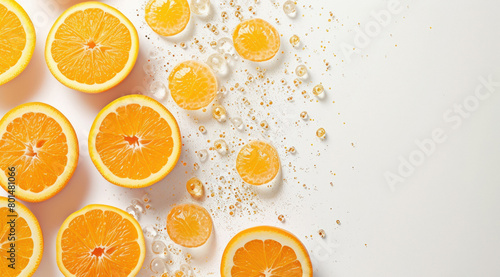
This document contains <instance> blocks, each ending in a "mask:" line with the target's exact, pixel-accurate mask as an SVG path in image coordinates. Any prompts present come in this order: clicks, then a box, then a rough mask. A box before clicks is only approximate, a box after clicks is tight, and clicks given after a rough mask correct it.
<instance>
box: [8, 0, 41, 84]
mask: <svg viewBox="0 0 500 277" xmlns="http://www.w3.org/2000/svg"><path fill="white" fill-rule="evenodd" d="M0 15H1V16H0V57H2V58H1V59H0V85H3V84H5V83H7V82H8V81H10V80H12V79H14V78H15V77H16V76H17V75H19V74H21V72H23V70H24V69H25V68H26V66H28V63H29V62H30V60H31V57H32V56H33V52H34V51H35V41H36V35H35V28H34V27H33V23H32V22H31V19H30V18H29V16H28V14H27V13H26V12H25V11H24V9H23V8H22V7H21V6H20V5H19V4H18V3H17V2H16V1H14V0H3V1H2V2H1V3H0Z"/></svg>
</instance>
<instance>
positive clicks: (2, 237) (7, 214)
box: [0, 196, 43, 277]
mask: <svg viewBox="0 0 500 277" xmlns="http://www.w3.org/2000/svg"><path fill="white" fill-rule="evenodd" d="M9 199H10V200H9ZM9 205H11V207H10V208H9ZM12 205H14V206H12ZM13 219H14V220H15V223H14V224H15V227H14V228H15V231H14V232H13V234H14V235H11V231H10V230H11V227H12V226H10V223H11V220H13ZM13 239H14V240H13ZM12 243H13V244H14V245H11V244H12ZM12 246H14V248H15V255H14V257H11V252H12V250H11V247H12ZM42 254H43V237H42V229H40V224H38V220H37V219H36V217H35V216H34V215H33V213H31V211H30V210H29V209H28V208H26V206H24V205H23V204H21V203H19V202H13V198H12V197H9V198H6V197H2V196H0V272H1V273H2V274H1V275H2V276H4V277H14V276H32V275H33V273H35V271H36V269H37V268H38V265H39V264H40V260H41V259H42ZM11 258H13V259H14V260H10V259H11ZM12 264H14V265H13V266H9V265H12ZM12 267H14V268H12Z"/></svg>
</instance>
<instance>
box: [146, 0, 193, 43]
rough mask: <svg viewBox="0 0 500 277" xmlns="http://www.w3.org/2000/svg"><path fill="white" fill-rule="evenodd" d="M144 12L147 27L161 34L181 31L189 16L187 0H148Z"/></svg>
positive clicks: (167, 34) (175, 33)
mask: <svg viewBox="0 0 500 277" xmlns="http://www.w3.org/2000/svg"><path fill="white" fill-rule="evenodd" d="M145 12H146V22H147V23H148V25H149V27H151V29H153V31H155V32H156V33H157V34H159V35H162V36H173V35H177V34H178V33H180V32H182V31H183V30H184V29H186V26H187V24H188V23H189V19H190V17H191V10H190V9H189V4H188V1H187V0H149V2H148V3H147V4H146V11H145Z"/></svg>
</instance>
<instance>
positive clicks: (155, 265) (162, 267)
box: [149, 257, 167, 274]
mask: <svg viewBox="0 0 500 277" xmlns="http://www.w3.org/2000/svg"><path fill="white" fill-rule="evenodd" d="M149 267H150V268H151V271H152V272H153V273H155V274H162V273H164V272H167V263H166V262H165V260H164V259H162V258H159V257H156V258H154V259H152V260H151V263H150V264H149Z"/></svg>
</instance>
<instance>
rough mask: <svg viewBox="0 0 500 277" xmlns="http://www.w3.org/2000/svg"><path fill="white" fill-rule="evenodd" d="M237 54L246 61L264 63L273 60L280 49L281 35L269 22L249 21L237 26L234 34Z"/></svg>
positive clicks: (256, 19) (260, 20)
mask: <svg viewBox="0 0 500 277" xmlns="http://www.w3.org/2000/svg"><path fill="white" fill-rule="evenodd" d="M233 44H234V48H235V49H236V52H238V54H240V56H241V57H242V58H244V59H247V60H250V61H254V62H263V61H267V60H270V59H272V58H273V57H274V56H275V55H276V53H278V50H279V49H280V35H279V33H278V31H277V30H276V29H275V28H274V27H273V26H272V25H271V24H269V23H268V22H267V21H265V20H262V19H258V18H255V19H249V20H246V21H243V22H241V23H240V24H238V26H236V29H235V30H234V33H233Z"/></svg>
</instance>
